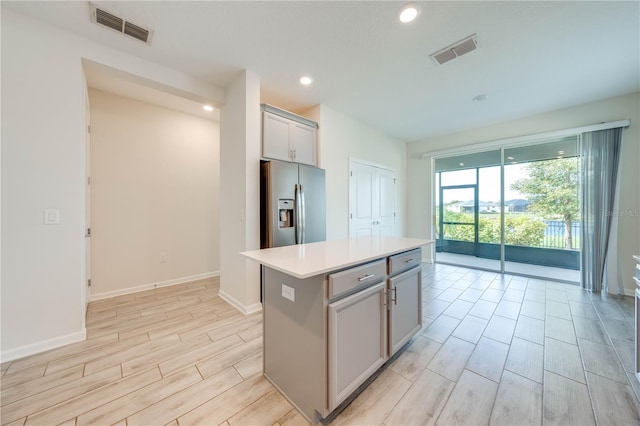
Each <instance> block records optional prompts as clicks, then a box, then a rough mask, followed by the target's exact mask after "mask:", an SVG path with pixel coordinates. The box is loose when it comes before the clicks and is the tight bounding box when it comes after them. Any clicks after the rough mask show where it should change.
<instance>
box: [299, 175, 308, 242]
mask: <svg viewBox="0 0 640 426" xmlns="http://www.w3.org/2000/svg"><path fill="white" fill-rule="evenodd" d="M306 211H307V210H306V207H305V205H304V188H303V187H302V185H300V215H301V216H302V237H301V238H300V244H304V243H305V242H306V238H305V233H306V231H307V222H306V218H305V217H304V215H305V212H306Z"/></svg>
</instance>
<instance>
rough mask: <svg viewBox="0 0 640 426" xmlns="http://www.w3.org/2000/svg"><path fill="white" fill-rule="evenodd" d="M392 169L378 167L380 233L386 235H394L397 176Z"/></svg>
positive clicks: (378, 224)
mask: <svg viewBox="0 0 640 426" xmlns="http://www.w3.org/2000/svg"><path fill="white" fill-rule="evenodd" d="M395 175H396V174H395V172H393V171H392V170H386V169H378V179H377V181H378V200H379V202H378V209H377V216H378V217H377V219H376V222H377V226H378V234H379V235H381V236H385V237H391V236H393V235H394V233H393V228H394V224H395V215H396V208H395V206H396V177H395Z"/></svg>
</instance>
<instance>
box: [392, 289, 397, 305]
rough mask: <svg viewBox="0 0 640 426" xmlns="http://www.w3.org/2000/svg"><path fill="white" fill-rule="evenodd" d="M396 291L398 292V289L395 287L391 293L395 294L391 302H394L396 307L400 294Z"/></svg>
mask: <svg viewBox="0 0 640 426" xmlns="http://www.w3.org/2000/svg"><path fill="white" fill-rule="evenodd" d="M396 290H397V287H394V288H392V289H391V291H392V292H393V294H392V296H391V301H392V302H393V304H394V305H397V304H398V292H397V291H396Z"/></svg>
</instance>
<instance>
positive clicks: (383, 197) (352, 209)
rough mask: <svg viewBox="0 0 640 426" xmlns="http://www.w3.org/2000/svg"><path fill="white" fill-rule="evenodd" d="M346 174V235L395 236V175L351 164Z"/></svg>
mask: <svg viewBox="0 0 640 426" xmlns="http://www.w3.org/2000/svg"><path fill="white" fill-rule="evenodd" d="M349 174H350V176H349V236H350V237H358V236H365V235H373V236H392V235H395V234H394V232H395V231H394V228H395V205H396V178H395V172H394V171H393V170H389V169H385V168H383V167H380V166H376V165H371V164H365V163H361V162H358V161H351V170H350V172H349Z"/></svg>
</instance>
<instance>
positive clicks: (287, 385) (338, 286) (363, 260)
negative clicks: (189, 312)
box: [242, 237, 433, 423]
mask: <svg viewBox="0 0 640 426" xmlns="http://www.w3.org/2000/svg"><path fill="white" fill-rule="evenodd" d="M431 243H433V241H430V240H423V239H415V238H400V237H359V238H352V239H345V240H332V241H324V242H317V243H311V244H300V245H293V246H285V247H276V248H270V249H264V250H255V251H248V252H244V253H242V254H243V255H244V256H246V257H248V258H250V259H253V260H255V261H257V262H259V263H260V264H261V265H262V295H263V319H264V322H263V325H264V349H263V354H264V375H265V377H266V378H267V379H268V380H269V381H271V383H273V384H274V386H276V387H277V388H278V389H279V390H280V392H281V393H282V394H283V395H284V396H285V397H286V398H287V399H288V400H289V401H290V402H291V403H292V404H293V405H294V406H295V407H296V408H297V409H298V411H300V413H301V414H302V415H304V417H306V418H307V420H309V421H310V422H312V423H317V422H319V421H321V420H322V419H325V418H327V417H328V416H329V415H330V414H331V413H332V412H334V411H336V409H338V408H340V407H341V405H340V404H342V403H348V400H349V397H350V396H352V394H354V392H355V391H356V390H357V389H358V388H360V387H361V386H362V385H363V384H364V383H365V382H366V381H367V379H368V378H369V377H371V375H373V374H374V373H375V372H376V371H377V370H378V369H379V368H380V367H381V366H382V365H384V364H385V363H386V362H387V361H388V360H389V358H391V357H392V356H393V355H394V354H395V353H396V352H397V351H398V350H399V349H400V348H402V347H403V346H404V345H405V344H406V343H407V342H408V341H409V340H410V339H411V337H413V336H414V335H415V333H417V332H418V331H419V330H420V329H421V327H422V303H421V300H422V283H421V277H422V274H421V273H422V267H421V258H422V251H421V247H423V246H426V245H428V244H431Z"/></svg>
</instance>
